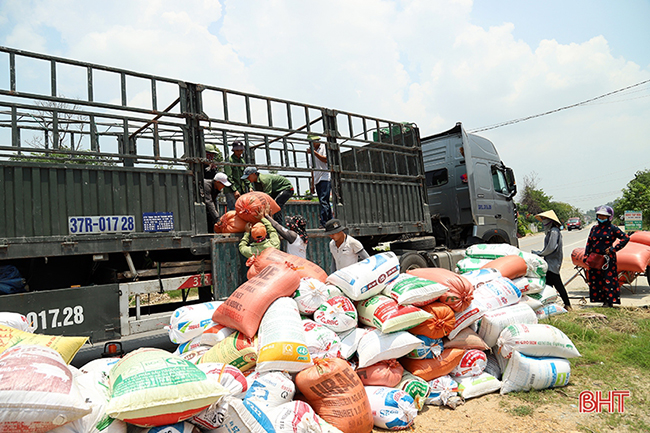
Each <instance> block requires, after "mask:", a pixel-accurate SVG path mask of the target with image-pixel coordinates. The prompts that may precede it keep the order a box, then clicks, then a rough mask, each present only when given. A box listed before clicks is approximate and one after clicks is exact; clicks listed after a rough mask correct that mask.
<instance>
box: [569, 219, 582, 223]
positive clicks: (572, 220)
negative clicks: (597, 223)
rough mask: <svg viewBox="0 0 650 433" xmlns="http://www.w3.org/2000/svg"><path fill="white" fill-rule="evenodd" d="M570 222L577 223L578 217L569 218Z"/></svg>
mask: <svg viewBox="0 0 650 433" xmlns="http://www.w3.org/2000/svg"><path fill="white" fill-rule="evenodd" d="M569 222H570V223H577V222H580V218H569Z"/></svg>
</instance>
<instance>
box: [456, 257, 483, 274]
mask: <svg viewBox="0 0 650 433" xmlns="http://www.w3.org/2000/svg"><path fill="white" fill-rule="evenodd" d="M490 261H491V259H475V258H473V257H465V258H464V259H460V260H459V261H458V263H456V269H457V270H458V272H459V273H461V274H464V273H466V272H471V271H476V270H478V269H481V268H482V267H483V266H484V265H485V264H486V263H490Z"/></svg>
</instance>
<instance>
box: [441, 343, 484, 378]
mask: <svg viewBox="0 0 650 433" xmlns="http://www.w3.org/2000/svg"><path fill="white" fill-rule="evenodd" d="M486 365H487V355H486V354H485V352H483V351H482V350H477V349H471V350H468V351H466V352H465V354H464V355H463V357H462V358H461V359H460V362H459V363H458V365H457V366H456V367H454V369H453V370H452V371H451V373H450V376H451V377H454V378H456V377H465V376H478V375H479V374H481V373H483V370H485V366H486Z"/></svg>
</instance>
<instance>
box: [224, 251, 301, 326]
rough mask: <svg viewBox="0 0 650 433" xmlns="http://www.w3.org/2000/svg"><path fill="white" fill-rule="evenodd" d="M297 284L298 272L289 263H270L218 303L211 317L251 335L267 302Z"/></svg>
mask: <svg viewBox="0 0 650 433" xmlns="http://www.w3.org/2000/svg"><path fill="white" fill-rule="evenodd" d="M299 285H300V276H299V275H298V272H296V270H295V269H294V268H293V267H292V266H291V265H289V264H288V263H271V264H270V265H268V266H267V267H266V268H264V270H263V271H262V272H260V273H259V274H258V275H256V276H255V277H253V278H251V279H250V280H248V281H246V282H245V283H244V284H242V285H241V286H239V287H238V288H237V290H235V291H234V292H233V293H232V294H231V295H230V296H229V297H228V299H226V301H225V302H224V303H223V304H221V305H219V307H218V308H217V309H216V310H215V312H214V313H213V314H212V321H213V322H216V323H218V324H220V325H223V326H227V327H228V328H232V329H236V330H237V331H240V332H241V333H242V334H244V335H245V336H246V337H248V338H253V336H254V335H255V334H257V330H258V328H259V327H260V322H261V321H262V316H264V313H265V312H266V310H267V309H268V308H269V305H271V304H272V303H273V301H275V300H276V299H278V298H281V297H284V296H292V295H293V293H294V292H295V291H296V289H297V288H298V286H299Z"/></svg>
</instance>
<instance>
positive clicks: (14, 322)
mask: <svg viewBox="0 0 650 433" xmlns="http://www.w3.org/2000/svg"><path fill="white" fill-rule="evenodd" d="M0 325H6V326H9V327H11V328H14V329H18V330H19V331H24V332H29V333H33V332H34V330H35V329H36V327H35V326H33V325H32V324H30V323H29V321H27V317H25V316H23V315H22V314H20V313H12V312H9V311H3V312H0Z"/></svg>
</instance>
